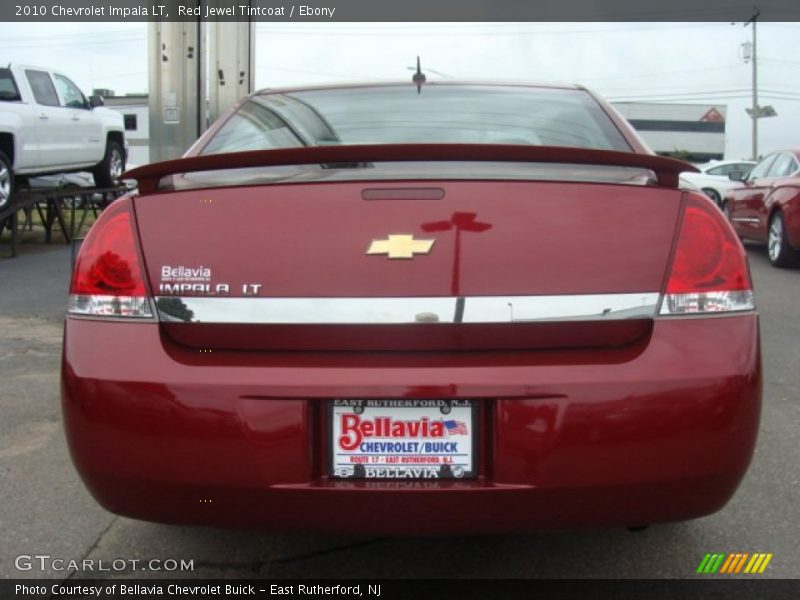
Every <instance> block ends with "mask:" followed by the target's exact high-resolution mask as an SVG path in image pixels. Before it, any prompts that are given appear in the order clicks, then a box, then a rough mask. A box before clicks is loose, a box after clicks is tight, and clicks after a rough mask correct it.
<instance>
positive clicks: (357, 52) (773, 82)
mask: <svg viewBox="0 0 800 600" xmlns="http://www.w3.org/2000/svg"><path fill="white" fill-rule="evenodd" d="M147 31H148V26H147V24H146V23H14V24H11V23H0V63H4V64H5V63H7V62H9V61H11V62H24V63H27V64H35V65H41V66H47V67H50V68H53V69H56V70H59V71H63V72H65V73H66V74H67V75H68V76H70V77H71V78H72V79H73V80H74V81H75V82H76V83H77V84H78V85H79V86H80V87H81V88H82V89H83V90H84V91H85V92H87V93H90V90H91V89H93V88H109V89H112V90H114V91H115V92H116V93H117V94H125V93H135V92H140V93H142V92H146V91H147V68H148V59H147ZM751 35H752V26H747V27H744V26H743V25H742V24H741V23H735V24H731V23H729V22H725V23H653V22H642V23H592V22H589V23H581V22H576V23H569V22H567V23H336V22H332V23H296V22H295V23H274V22H273V23H267V22H261V23H258V24H257V25H256V51H255V52H256V74H255V80H256V87H258V88H261V87H273V86H275V87H279V86H286V85H298V84H307V83H330V82H338V81H384V80H388V81H392V80H394V81H397V80H406V79H409V78H410V77H411V72H410V71H409V70H408V67H409V66H411V65H412V64H414V61H415V60H416V56H417V55H420V56H421V57H422V64H423V70H426V72H427V74H428V76H429V77H430V78H431V79H434V78H449V79H456V80H458V79H467V80H475V79H481V80H485V79H490V80H494V79H499V80H510V81H514V80H518V81H555V82H565V83H579V84H582V85H585V86H587V87H589V88H591V89H593V90H594V91H595V92H598V93H599V94H600V95H602V96H604V97H605V98H607V99H609V100H612V101H615V100H620V101H622V100H625V101H635V100H641V101H647V102H651V101H659V102H661V101H663V102H676V103H708V104H725V105H727V108H728V119H727V125H726V137H727V139H726V158H728V159H739V158H747V157H749V155H750V144H751V121H750V118H749V117H748V116H747V114H746V113H745V108H746V107H749V106H750V104H751V101H752V100H751V90H752V79H751V78H752V65H751V64H750V63H746V62H745V61H744V60H743V59H742V56H741V55H742V44H743V43H745V42H747V41H749V40H751ZM798 37H800V23H766V22H764V23H759V24H758V72H759V85H758V88H759V104H760V105H762V106H764V105H767V104H769V105H771V106H773V107H774V108H775V110H776V111H777V113H778V116H777V117H772V118H767V119H761V120H760V121H759V129H760V132H759V154H766V153H768V152H770V151H772V150H775V149H779V148H788V147H797V146H798V145H800V140H798V137H800V136H798V133H800V56H798V55H797V52H796V49H797V43H796V40H797V39H798Z"/></svg>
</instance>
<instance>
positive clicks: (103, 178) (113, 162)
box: [92, 140, 125, 187]
mask: <svg viewBox="0 0 800 600" xmlns="http://www.w3.org/2000/svg"><path fill="white" fill-rule="evenodd" d="M124 171H125V153H124V152H123V150H122V146H120V145H119V142H115V141H114V140H108V143H107V144H106V155H105V156H104V157H103V160H102V161H100V162H99V163H97V166H96V167H95V168H94V171H92V175H94V184H95V185H96V186H97V187H114V186H115V185H117V184H118V183H119V180H120V177H122V173H123V172H124Z"/></svg>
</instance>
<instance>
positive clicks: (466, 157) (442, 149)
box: [123, 144, 697, 195]
mask: <svg viewBox="0 0 800 600" xmlns="http://www.w3.org/2000/svg"><path fill="white" fill-rule="evenodd" d="M423 161H443V162H446V161H476V162H534V163H562V164H564V163H566V164H579V165H597V166H610V167H637V168H642V169H649V170H651V171H653V172H654V173H655V175H656V179H657V181H658V185H659V186H661V187H668V188H676V187H678V174H679V173H681V172H684V171H697V169H696V168H694V167H693V166H691V165H690V164H688V163H685V162H683V161H680V160H676V159H674V158H666V157H663V156H657V155H655V154H637V153H634V152H618V151H612V150H593V149H588V148H570V147H561V146H521V145H500V144H376V145H366V144H364V145H350V146H308V147H303V148H282V149H278V150H255V151H250V152H229V153H224V154H208V155H203V156H189V157H186V158H178V159H174V160H166V161H164V162H159V163H153V164H151V165H145V166H142V167H138V168H136V169H132V170H130V171H127V172H126V173H125V174H124V175H123V177H124V178H126V179H136V180H137V182H138V184H139V193H140V194H142V195H146V194H152V193H155V192H156V191H158V186H159V182H160V181H161V179H162V178H163V177H167V176H169V175H176V174H180V173H194V172H198V171H217V170H223V169H243V168H248V167H275V166H286V165H313V164H329V163H365V162H423Z"/></svg>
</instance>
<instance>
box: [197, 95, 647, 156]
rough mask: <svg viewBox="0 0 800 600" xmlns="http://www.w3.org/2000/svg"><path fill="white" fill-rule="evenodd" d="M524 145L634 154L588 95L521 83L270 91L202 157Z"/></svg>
mask: <svg viewBox="0 0 800 600" xmlns="http://www.w3.org/2000/svg"><path fill="white" fill-rule="evenodd" d="M408 143H456V144H464V143H467V144H519V145H530V146H571V147H580V148H592V149H599V150H623V151H629V150H631V147H630V145H629V144H628V143H627V142H626V141H625V138H624V137H623V136H622V134H621V133H620V131H619V130H618V129H617V128H616V126H615V125H614V123H613V122H612V121H611V119H610V118H609V116H608V115H607V114H606V113H605V112H604V111H603V109H602V108H601V107H600V105H599V104H598V103H597V102H596V101H595V100H594V98H592V97H591V96H590V95H589V94H588V93H587V92H585V91H583V90H573V89H561V88H535V87H521V86H466V85H463V86H461V85H426V86H424V87H423V88H422V89H421V90H420V92H419V93H418V91H417V88H416V86H413V85H407V86H406V85H396V86H379V87H373V88H370V87H359V88H344V89H341V88H340V89H329V90H309V91H299V92H291V93H264V94H261V95H257V96H254V97H253V98H251V99H250V100H249V101H248V102H246V103H245V104H244V105H243V106H242V107H241V108H240V109H239V110H238V111H237V112H236V113H235V114H234V115H233V116H231V117H230V119H229V120H228V121H227V122H226V123H225V125H223V126H222V127H221V128H220V130H219V131H218V132H217V133H216V135H214V137H212V138H211V140H210V141H209V142H208V143H207V144H206V145H205V147H204V148H203V150H202V151H201V154H216V153H222V152H240V151H246V150H266V149H272V148H291V147H297V146H318V145H331V144H408Z"/></svg>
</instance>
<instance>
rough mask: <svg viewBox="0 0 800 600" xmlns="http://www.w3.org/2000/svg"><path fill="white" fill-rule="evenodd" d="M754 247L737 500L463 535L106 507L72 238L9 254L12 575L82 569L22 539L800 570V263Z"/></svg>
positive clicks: (227, 569)
mask: <svg viewBox="0 0 800 600" xmlns="http://www.w3.org/2000/svg"><path fill="white" fill-rule="evenodd" d="M749 253H750V256H751V264H752V269H753V276H754V279H755V282H756V287H757V293H758V306H759V310H760V312H761V316H762V321H761V322H762V332H763V347H764V366H765V398H764V400H765V402H764V411H763V416H762V423H761V435H760V440H759V444H758V449H757V452H756V456H755V459H754V462H753V465H752V467H751V469H750V471H749V473H748V475H747V477H746V479H745V481H744V483H743V484H742V487H741V488H740V490H739V492H738V493H737V495H736V496H735V497H734V499H733V500H732V501H731V503H730V504H729V505H728V506H727V507H726V508H725V509H724V510H722V511H721V512H719V513H717V514H715V515H713V516H710V517H707V518H704V519H698V520H696V521H693V522H688V523H679V524H672V525H661V526H656V527H651V528H649V529H647V530H645V531H643V532H641V533H635V534H634V533H628V532H626V531H589V532H580V533H574V532H570V533H548V534H541V535H515V536H486V537H462V538H457V539H453V538H440V539H437V538H412V539H401V538H351V537H327V536H326V537H323V536H308V535H305V536H287V535H281V536H276V535H268V534H264V533H257V532H242V531H225V530H219V529H211V528H188V527H175V526H166V525H156V524H152V523H144V522H138V521H133V520H130V519H125V518H122V517H116V516H114V515H111V514H109V513H107V512H105V511H104V510H103V509H101V508H100V507H98V506H97V505H96V504H95V502H94V501H93V500H92V499H91V498H90V497H89V495H88V493H87V492H86V490H85V489H84V488H83V485H82V484H81V482H80V480H79V478H78V476H77V475H76V473H75V471H74V469H73V467H72V464H71V462H70V460H69V457H68V453H67V449H66V446H65V442H64V436H63V433H62V428H61V421H60V408H59V396H58V369H59V353H60V342H61V319H62V314H63V307H64V303H65V294H66V288H67V280H68V270H69V250H68V249H67V248H65V247H52V248H48V249H47V250H46V251H43V252H42V251H38V252H36V253H30V254H27V255H24V256H22V257H20V258H17V259H14V260H0V494H2V503H0V531H2V532H3V534H2V536H0V577H5V578H8V577H25V576H28V577H41V576H50V577H64V578H65V577H67V576H72V577H75V576H76V574H73V573H70V572H64V571H54V570H52V569H51V570H45V571H41V570H39V569H38V568H34V569H32V570H31V571H26V572H20V571H17V570H16V569H15V566H14V557H16V556H18V555H20V554H49V555H51V556H53V557H60V558H64V559H68V560H69V559H74V560H81V559H84V558H89V559H94V560H97V559H104V560H105V561H108V562H109V563H110V561H112V560H114V559H118V558H123V559H151V558H161V559H163V558H174V559H186V560H194V565H195V570H194V571H193V572H191V573H185V574H183V575H184V576H194V577H240V576H246V577H252V576H268V577H281V576H291V577H294V576H297V577H332V578H339V577H441V576H452V577H460V576H464V575H469V576H474V577H556V578H560V577H569V578H573V577H613V578H624V577H647V578H649V577H691V576H693V574H694V570H695V569H696V567H697V565H698V563H699V561H700V559H701V558H702V557H703V555H704V554H705V553H706V552H712V551H722V552H732V551H748V552H753V551H762V552H773V553H774V554H775V557H774V559H773V561H772V563H771V565H770V567H769V568H768V570H767V572H766V575H768V576H771V577H797V576H798V575H800V544H798V542H797V540H798V533H800V502H798V498H800V469H798V464H799V463H800V460H798V459H800V450H799V448H800V435H799V434H798V429H799V427H798V426H799V425H800V369H798V365H800V343H798V342H800V319H798V307H800V303H799V302H798V299H799V298H800V270H791V271H782V270H777V269H773V268H771V267H770V266H769V264H768V262H767V259H766V256H765V254H764V252H763V250H761V249H759V248H755V247H750V248H749ZM331 510H335V507H331ZM88 575H90V574H85V575H84V576H88ZM125 575H126V576H132V577H147V576H159V575H162V574H159V573H152V572H149V573H148V572H139V571H135V572H131V573H127V574H125ZM77 576H80V575H77Z"/></svg>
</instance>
